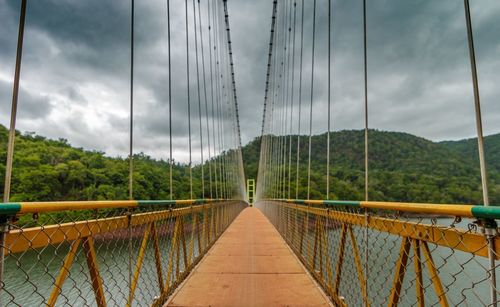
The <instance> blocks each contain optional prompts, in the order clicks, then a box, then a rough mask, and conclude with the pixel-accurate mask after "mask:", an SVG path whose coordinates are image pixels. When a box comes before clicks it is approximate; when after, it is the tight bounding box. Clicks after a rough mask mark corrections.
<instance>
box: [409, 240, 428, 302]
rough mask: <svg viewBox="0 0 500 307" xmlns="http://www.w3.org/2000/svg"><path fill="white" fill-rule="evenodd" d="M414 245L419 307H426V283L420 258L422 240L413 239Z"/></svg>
mask: <svg viewBox="0 0 500 307" xmlns="http://www.w3.org/2000/svg"><path fill="white" fill-rule="evenodd" d="M411 242H412V244H413V263H414V265H415V277H416V284H415V288H416V291H417V293H416V294H417V305H418V306H419V307H424V305H425V304H424V283H423V281H422V264H421V263H422V262H421V258H420V240H416V239H412V240H411Z"/></svg>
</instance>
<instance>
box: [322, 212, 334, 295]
mask: <svg viewBox="0 0 500 307" xmlns="http://www.w3.org/2000/svg"><path fill="white" fill-rule="evenodd" d="M325 220H326V231H324V232H323V247H324V248H325V252H324V253H325V255H327V256H326V276H327V278H328V287H329V288H330V289H332V287H333V271H332V265H331V262H330V261H331V260H330V257H329V256H328V255H329V254H330V253H329V250H330V245H329V244H328V242H330V240H328V236H329V231H328V230H329V227H328V219H325Z"/></svg>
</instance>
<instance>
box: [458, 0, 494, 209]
mask: <svg viewBox="0 0 500 307" xmlns="http://www.w3.org/2000/svg"><path fill="white" fill-rule="evenodd" d="M464 6H465V21H466V24H467V38H468V45H469V56H470V62H471V73H472V85H473V90H474V107H475V113H476V130H477V145H478V152H479V165H480V168H481V185H482V189H483V202H484V205H485V206H489V204H490V201H489V197H488V179H487V174H486V162H485V159H484V142H483V123H482V118H481V102H480V99H479V83H478V78H477V67H476V54H475V50H474V38H473V33H472V22H471V16H470V6H469V0H464Z"/></svg>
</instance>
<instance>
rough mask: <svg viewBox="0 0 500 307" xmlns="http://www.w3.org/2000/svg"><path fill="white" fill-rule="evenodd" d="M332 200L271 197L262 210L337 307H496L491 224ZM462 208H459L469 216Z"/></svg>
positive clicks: (497, 249)
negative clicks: (279, 198)
mask: <svg viewBox="0 0 500 307" xmlns="http://www.w3.org/2000/svg"><path fill="white" fill-rule="evenodd" d="M327 203H328V201H303V200H301V201H299V200H279V201H277V200H272V201H260V202H258V203H257V207H259V208H260V209H261V210H262V211H263V212H264V214H265V215H266V216H267V217H268V218H269V219H270V221H271V222H272V223H273V224H274V225H275V227H276V228H277V229H278V231H279V232H280V233H281V235H282V236H283V238H284V239H285V240H286V241H287V242H288V244H289V245H290V247H291V248H292V249H293V250H294V252H295V253H296V254H297V256H298V257H299V258H300V259H301V261H302V262H303V263H304V265H305V266H306V267H307V269H308V270H309V271H310V273H311V274H312V275H313V276H314V277H315V278H316V280H317V281H318V282H319V284H320V285H321V286H322V287H323V289H324V290H325V292H326V293H327V294H328V295H329V296H330V297H331V299H332V301H333V302H334V303H335V304H336V305H338V306H383V305H388V306H497V303H498V294H499V293H498V289H497V288H496V285H497V284H498V278H497V276H496V274H495V273H496V270H497V268H498V264H497V262H496V260H498V258H499V253H500V237H499V236H498V235H497V233H498V232H497V226H496V223H495V220H494V219H476V218H471V217H466V216H461V215H460V214H459V215H452V216H450V215H443V214H442V213H440V211H436V213H426V211H427V212H429V211H432V210H423V212H421V213H419V212H418V211H419V210H416V209H411V210H407V211H411V212H407V211H405V210H404V208H405V204H394V203H393V204H390V206H399V208H401V210H393V209H390V208H389V207H390V206H388V205H387V204H376V205H372V206H371V207H372V208H370V209H367V208H363V207H361V206H359V204H358V205H356V203H355V202H352V203H350V202H340V201H339V202H335V204H334V202H331V203H330V204H327ZM407 205H408V206H410V204H407ZM421 206H422V208H424V209H425V205H421ZM445 206H446V205H445ZM374 207H381V209H376V208H374ZM465 207H467V206H456V208H458V209H459V211H460V210H461V209H464V210H462V211H461V212H467V210H469V212H470V208H465ZM468 207H473V206H468ZM460 208H461V209H460ZM431 209H432V208H431ZM447 210H448V209H447ZM450 210H453V207H451V208H450ZM450 210H448V211H450ZM445 211H446V210H445ZM450 212H451V211H450ZM457 213H460V212H458V211H457ZM465 215H467V214H465Z"/></svg>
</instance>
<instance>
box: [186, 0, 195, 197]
mask: <svg viewBox="0 0 500 307" xmlns="http://www.w3.org/2000/svg"><path fill="white" fill-rule="evenodd" d="M184 4H185V11H186V24H185V27H186V73H187V85H186V86H187V107H188V134H189V197H190V198H191V199H193V168H192V163H193V157H192V151H191V96H190V93H189V85H190V80H189V19H188V3H187V0H184Z"/></svg>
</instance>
